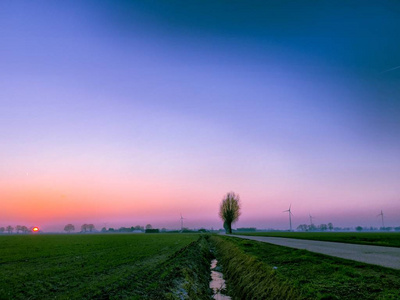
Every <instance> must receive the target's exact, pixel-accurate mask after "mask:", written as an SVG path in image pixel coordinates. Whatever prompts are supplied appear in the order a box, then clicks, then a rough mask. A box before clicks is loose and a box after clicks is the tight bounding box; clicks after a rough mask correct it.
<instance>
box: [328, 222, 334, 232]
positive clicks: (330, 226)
mask: <svg viewBox="0 0 400 300" xmlns="http://www.w3.org/2000/svg"><path fill="white" fill-rule="evenodd" d="M328 228H329V230H330V231H332V230H333V224H332V223H328Z"/></svg>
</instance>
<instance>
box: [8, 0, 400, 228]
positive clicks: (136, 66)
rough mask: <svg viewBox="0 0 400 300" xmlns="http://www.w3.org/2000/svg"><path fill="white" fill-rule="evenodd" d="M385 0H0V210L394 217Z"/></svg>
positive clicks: (19, 221) (397, 162)
mask: <svg viewBox="0 0 400 300" xmlns="http://www.w3.org/2000/svg"><path fill="white" fill-rule="evenodd" d="M399 36H400V4H399V3H398V2H397V1H363V2H362V3H361V2H360V1H318V2H315V1H238V0H234V1H226V0H224V1H222V0H216V1H215V0H213V1H211V0H203V1H196V0H194V1H183V0H181V1H178V0H173V1H94V0H93V1H89V0H86V1H40V0H39V1H34V2H32V1H1V2H0V66H1V68H0V201H1V202H0V226H7V225H13V226H15V225H26V226H39V227H40V228H41V229H42V230H43V231H62V230H63V228H64V226H65V225H66V224H68V223H72V224H74V225H75V227H76V228H79V227H80V225H81V224H83V223H93V224H94V225H95V226H96V228H98V229H100V228H101V227H103V226H106V227H117V228H118V227H120V226H135V225H142V226H144V225H146V224H148V223H150V224H152V225H153V227H158V228H162V227H166V228H169V229H174V228H180V214H182V215H183V217H184V218H185V219H184V226H185V227H186V226H187V227H190V228H200V227H205V228H211V227H213V228H221V227H222V221H221V220H220V219H219V217H218V210H219V205H220V202H221V200H222V198H223V197H224V195H226V193H228V192H230V191H234V192H235V193H237V194H239V195H240V198H241V205H242V210H241V212H242V214H241V217H240V219H239V221H238V222H237V223H236V224H235V226H234V227H257V228H277V229H288V227H289V222H288V215H287V213H283V211H284V210H287V209H288V208H289V206H290V205H291V210H292V212H293V217H292V221H293V226H294V227H295V228H296V227H297V226H298V225H299V224H308V223H309V215H312V216H313V218H314V223H315V224H321V223H325V224H326V223H329V222H331V223H333V224H334V226H340V227H347V226H350V227H352V226H358V225H360V226H374V227H379V226H381V219H380V217H378V214H379V213H380V212H381V210H382V211H383V213H384V220H385V226H399V225H400V184H399V182H400V155H399V154H400V42H399Z"/></svg>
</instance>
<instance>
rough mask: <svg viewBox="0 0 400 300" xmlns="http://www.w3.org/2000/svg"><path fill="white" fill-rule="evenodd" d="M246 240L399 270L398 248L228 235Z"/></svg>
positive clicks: (399, 256) (399, 255)
mask: <svg viewBox="0 0 400 300" xmlns="http://www.w3.org/2000/svg"><path fill="white" fill-rule="evenodd" d="M230 236H233V237H239V238H243V239H248V240H254V241H259V242H265V243H270V244H275V245H280V246H285V247H291V248H296V249H304V250H308V251H311V252H316V253H322V254H326V255H330V256H336V257H340V258H345V259H351V260H355V261H359V262H363V263H367V264H373V265H379V266H383V267H388V268H392V269H398V270H400V248H394V247H381V246H370V245H356V244H345V243H335V242H322V241H311V240H300V239H288V238H278V237H266V236H263V237H261V236H245V235H230Z"/></svg>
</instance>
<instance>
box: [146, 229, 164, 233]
mask: <svg viewBox="0 0 400 300" xmlns="http://www.w3.org/2000/svg"><path fill="white" fill-rule="evenodd" d="M159 232H160V229H158V228H149V229H146V230H145V233H159Z"/></svg>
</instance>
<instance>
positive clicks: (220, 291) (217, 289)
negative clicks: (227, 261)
mask: <svg viewBox="0 0 400 300" xmlns="http://www.w3.org/2000/svg"><path fill="white" fill-rule="evenodd" d="M217 264H218V260H216V259H213V260H212V261H211V267H210V269H211V281H210V288H211V289H212V290H213V294H214V295H213V298H214V299H215V300H231V297H229V296H227V295H225V294H224V292H225V289H226V285H225V280H224V278H223V275H222V273H221V272H219V268H218V266H217Z"/></svg>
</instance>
